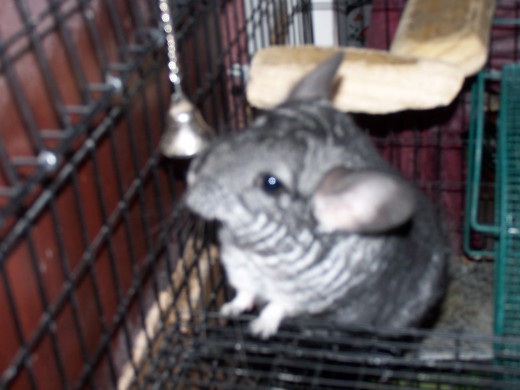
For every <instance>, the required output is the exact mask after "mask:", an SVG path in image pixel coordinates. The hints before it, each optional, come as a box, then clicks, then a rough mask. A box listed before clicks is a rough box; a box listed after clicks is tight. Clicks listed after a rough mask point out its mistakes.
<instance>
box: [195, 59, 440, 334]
mask: <svg viewBox="0 0 520 390" xmlns="http://www.w3.org/2000/svg"><path fill="white" fill-rule="evenodd" d="M342 58H343V55H341V54H338V55H335V56H333V57H331V58H329V59H328V60H326V61H325V62H323V63H322V64H320V65H318V66H317V67H316V68H315V69H314V70H312V71H311V72H310V73H309V74H308V75H307V76H306V77H304V79H303V80H302V81H301V82H299V83H298V84H297V86H296V87H295V88H294V89H293V91H292V93H291V94H290V96H289V97H288V99H287V101H286V102H285V103H283V104H282V105H280V106H278V107H276V108H275V109H273V110H271V111H269V112H266V113H264V114H262V115H261V116H259V117H258V118H257V119H256V120H255V121H254V122H253V124H252V125H251V127H249V128H248V129H246V130H245V131H243V132H239V133H236V134H232V135H228V136H224V137H221V138H220V139H217V140H215V141H214V142H213V143H212V144H211V145H210V146H209V147H208V148H207V149H206V150H205V151H203V152H202V153H201V154H200V155H199V156H198V157H197V158H196V159H195V160H194V161H193V162H192V164H191V167H190V169H189V172H188V190H187V193H186V197H185V201H186V204H187V206H188V207H189V208H190V209H191V210H193V211H194V212H196V213H197V214H199V215H200V216H202V217H203V218H205V219H208V220H217V221H219V222H220V224H219V241H220V245H221V261H222V264H223V266H224V269H225V272H226V275H227V278H228V281H229V283H230V284H231V286H232V287H233V288H234V289H235V290H236V295H235V297H234V299H233V300H231V301H230V302H228V303H226V304H225V305H223V307H222V308H221V313H222V314H223V315H226V316H232V315H238V314H240V313H242V312H244V311H247V310H250V309H251V308H252V307H253V306H255V305H258V307H261V311H260V314H259V316H258V317H257V318H256V319H254V320H253V321H252V322H251V324H250V330H251V332H252V333H253V334H255V335H257V336H259V337H263V338H267V337H269V336H271V335H273V334H275V333H276V332H277V330H278V328H279V326H280V324H281V322H282V321H283V320H284V319H285V318H294V317H307V316H317V317H319V318H326V319H327V321H334V322H336V323H338V324H342V325H350V324H362V325H369V326H381V327H385V328H400V327H411V326H419V325H421V323H422V321H423V320H424V318H425V316H427V314H428V313H429V312H430V311H431V310H432V308H433V307H434V306H436V304H437V303H438V302H439V300H440V299H441V298H442V296H443V294H444V291H445V286H446V283H447V280H446V279H447V263H448V261H447V259H448V257H449V243H448V240H447V235H446V233H445V229H444V227H443V226H444V224H443V222H442V218H441V217H440V215H439V212H438V210H437V208H436V207H435V206H434V205H433V204H431V203H430V201H429V200H427V198H426V197H425V196H424V195H423V194H421V192H420V191H419V190H418V189H417V188H416V187H415V186H414V185H413V184H411V183H410V182H408V181H407V180H405V179H404V178H403V177H402V176H401V175H400V174H399V173H398V172H397V171H396V170H395V169H394V168H392V167H391V166H390V165H389V164H388V163H387V162H386V161H385V160H384V159H383V158H382V157H381V156H380V155H379V153H378V152H377V150H376V148H375V147H374V146H373V144H372V142H371V140H370V138H369V137H368V136H367V135H366V134H365V133H364V132H363V131H362V130H361V129H360V128H359V127H358V126H357V125H356V124H355V123H354V121H353V119H352V118H351V116H349V115H348V114H345V113H343V112H340V111H338V110H336V109H334V108H333V106H332V104H331V102H330V99H329V94H330V91H331V88H332V86H333V84H334V79H335V74H336V71H337V69H338V67H339V66H340V64H341V62H342Z"/></svg>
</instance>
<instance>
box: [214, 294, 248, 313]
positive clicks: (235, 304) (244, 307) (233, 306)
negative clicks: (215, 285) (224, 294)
mask: <svg viewBox="0 0 520 390" xmlns="http://www.w3.org/2000/svg"><path fill="white" fill-rule="evenodd" d="M254 303H255V297H254V295H253V294H250V293H247V292H239V293H237V295H236V296H235V298H233V300H231V301H230V302H228V303H226V304H224V305H222V307H221V308H220V314H221V315H222V316H224V317H236V316H238V315H239V314H241V313H243V312H245V311H249V310H251V309H252V308H253V305H254Z"/></svg>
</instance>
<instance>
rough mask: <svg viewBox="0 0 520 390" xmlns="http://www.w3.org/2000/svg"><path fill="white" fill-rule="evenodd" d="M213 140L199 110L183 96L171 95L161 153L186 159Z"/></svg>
mask: <svg viewBox="0 0 520 390" xmlns="http://www.w3.org/2000/svg"><path fill="white" fill-rule="evenodd" d="M212 138H214V131H213V129H212V128H211V127H210V126H209V125H208V124H207V123H206V122H205V121H204V119H203V118H202V115H201V114H200V112H199V110H197V108H196V107H195V106H194V105H193V104H192V103H191V102H190V101H189V100H188V99H187V98H186V97H185V96H184V94H173V95H172V100H171V104H170V108H169V110H168V115H167V117H166V130H165V132H164V134H163V136H162V138H161V143H160V148H161V152H162V153H163V154H164V155H165V156H166V157H177V158H188V157H193V156H194V155H196V154H197V153H199V152H200V151H201V150H203V149H204V148H205V147H206V146H207V145H208V143H209V141H210V140H211V139H212Z"/></svg>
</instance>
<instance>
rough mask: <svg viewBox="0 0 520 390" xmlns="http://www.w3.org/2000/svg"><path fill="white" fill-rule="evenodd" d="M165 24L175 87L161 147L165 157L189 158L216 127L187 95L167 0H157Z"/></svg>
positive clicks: (207, 141)
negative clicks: (203, 116)
mask: <svg viewBox="0 0 520 390" xmlns="http://www.w3.org/2000/svg"><path fill="white" fill-rule="evenodd" d="M158 1H159V2H158V5H159V11H160V14H161V21H162V27H163V30H164V34H165V37H166V45H167V48H168V52H167V55H168V70H169V73H168V78H169V79H170V82H171V83H172V86H173V88H174V90H175V92H174V93H173V95H172V97H171V101H170V108H169V109H168V114H167V116H166V129H165V132H164V133H163V136H162V138H161V141H160V145H159V148H160V150H161V152H162V154H163V155H165V156H166V157H177V158H189V157H193V156H195V155H196V154H197V153H199V152H200V151H201V150H203V149H204V148H205V147H206V146H207V145H208V143H209V141H210V139H211V138H213V137H214V134H215V131H214V130H213V129H212V128H211V127H210V126H209V125H208V124H207V123H206V122H205V121H204V119H203V118H202V115H201V114H200V112H199V111H198V110H197V108H196V107H195V106H194V105H193V104H192V103H191V102H190V101H189V100H188V99H187V98H186V97H185V96H184V93H183V91H182V85H181V72H180V69H179V66H178V58H177V48H176V43H175V35H174V28H173V22H172V20H173V18H172V16H171V14H170V6H169V4H168V0H158Z"/></svg>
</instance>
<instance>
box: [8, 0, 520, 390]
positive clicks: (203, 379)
mask: <svg viewBox="0 0 520 390" xmlns="http://www.w3.org/2000/svg"><path fill="white" fill-rule="evenodd" d="M405 4H406V1H405V0H334V1H310V0H304V1H293V0H269V1H260V0H214V1H204V0H189V1H171V8H172V10H173V16H174V24H175V27H176V28H175V29H176V32H177V40H178V45H179V50H180V61H181V68H182V70H183V83H184V87H185V90H186V91H187V94H188V95H189V96H190V98H191V99H192V100H193V101H194V103H195V104H196V105H197V106H198V107H199V108H200V109H201V110H202V112H203V114H204V117H205V119H206V120H207V122H209V123H210V124H211V125H212V126H213V127H214V128H215V129H217V131H218V132H219V133H221V134H223V133H227V132H233V131H238V130H239V129H241V128H243V127H244V126H246V125H247V124H248V123H249V122H250V121H251V119H252V118H253V117H254V115H255V110H254V109H253V108H251V107H250V106H249V105H248V104H247V101H246V99H245V94H244V91H245V86H246V83H247V76H248V66H249V64H250V62H251V58H252V56H253V55H254V53H255V52H256V51H258V50H259V49H260V48H262V47H266V46H268V45H274V44H295V45H299V44H305V43H316V44H320V45H328V44H341V45H351V46H367V47H372V48H382V49H386V48H388V46H389V44H390V42H391V41H392V37H393V34H394V32H395V29H396V27H397V24H398V21H399V17H400V15H401V12H402V10H403V8H404V6H405ZM519 17H520V2H518V1H517V0H499V1H497V8H496V20H495V23H494V26H493V30H492V39H491V47H490V57H489V61H488V64H487V65H486V68H485V70H484V71H483V72H482V73H480V74H479V75H478V76H476V77H473V78H470V79H468V80H467V82H466V84H465V85H464V88H463V90H462V91H461V93H460V94H459V95H458V97H457V98H456V100H455V101H454V102H453V103H452V104H451V105H449V106H448V107H443V108H438V109H432V110H427V111H414V112H412V111H410V112H402V113H397V114H388V115H382V116H370V115H361V114H358V115H356V120H357V121H358V122H359V123H360V124H362V126H363V127H364V128H366V130H367V131H368V132H370V134H371V135H372V136H373V138H374V141H375V142H376V144H377V145H378V147H379V148H380V150H381V152H382V154H383V155H384V156H385V157H386V158H387V159H388V160H389V161H390V162H391V163H392V164H393V165H394V166H396V167H397V168H399V169H400V170H401V171H402V172H403V173H404V175H405V176H407V177H408V178H410V179H412V180H413V181H415V182H416V183H418V185H419V186H420V187H421V188H422V189H423V190H424V192H425V193H426V194H427V195H428V196H429V197H431V198H432V199H433V200H434V201H436V202H438V203H439V204H442V205H443V207H444V210H445V212H446V216H447V219H449V221H450V223H451V226H452V230H453V232H454V237H453V242H454V248H455V250H454V252H455V253H456V256H457V257H459V258H461V259H462V258H465V259H466V258H471V259H473V260H475V259H476V260H479V264H480V265H483V267H480V266H479V267H477V268H475V267H470V268H469V271H467V272H468V273H472V272H475V273H482V274H483V277H482V278H481V279H482V280H491V281H493V280H494V286H492V285H491V283H488V284H486V285H485V287H482V286H480V285H477V286H470V287H469V292H468V290H465V289H464V288H462V290H460V289H459V287H458V286H455V288H454V289H455V294H457V293H458V294H460V295H465V294H469V295H470V296H469V297H467V299H466V300H464V301H463V303H462V304H459V305H458V306H457V305H455V311H456V312H457V314H459V316H465V315H466V314H467V315H468V318H466V323H467V324H466V326H465V328H464V330H463V331H461V330H460V329H458V328H457V327H447V328H445V329H441V330H438V329H433V330H422V329H404V330H400V331H396V330H389V329H367V328H361V327H360V328H354V327H350V328H347V329H340V328H337V327H333V326H331V325H330V324H326V323H320V322H319V321H318V322H317V323H313V324H312V327H309V329H305V327H303V328H304V329H303V330H302V327H301V326H300V325H301V324H297V323H294V322H291V321H289V322H288V323H287V324H285V325H284V326H283V328H282V329H281V331H280V332H279V333H278V334H277V335H276V337H274V338H273V339H270V340H268V341H262V340H258V339H256V338H254V337H252V336H251V335H249V334H248V332H247V328H246V326H245V324H246V323H247V321H248V320H249V316H247V315H245V316H242V317H240V318H238V319H236V320H234V321H227V322H226V321H223V320H222V318H220V317H219V315H218V314H217V313H218V308H219V307H220V305H221V304H222V303H223V302H224V301H226V300H228V299H229V298H230V297H231V294H232V291H230V289H229V287H228V286H227V284H226V280H225V276H224V274H223V272H222V271H221V269H220V268H219V263H218V243H217V242H216V239H215V226H214V225H212V224H207V223H204V222H202V221H200V220H198V219H196V217H195V216H193V215H191V214H189V213H188V212H186V211H185V210H183V209H180V208H179V207H178V205H179V204H180V198H181V196H182V193H183V190H184V188H185V181H184V174H185V171H186V165H187V162H186V161H172V160H168V159H165V158H163V157H162V156H161V155H160V153H159V151H158V149H157V144H158V141H159V138H160V136H161V133H162V129H163V128H164V118H165V114H166V112H165V110H166V108H167V107H168V104H169V95H170V92H171V91H170V84H169V82H168V79H167V72H166V58H165V50H164V37H163V35H162V34H161V32H160V29H159V28H158V26H159V11H158V7H157V1H155V0H126V1H123V0H105V1H100V0H65V1H58V0H31V1H15V0H8V1H5V2H3V4H2V5H1V6H0V59H1V61H0V69H1V73H0V90H1V91H2V96H3V98H2V99H1V100H0V110H1V112H2V119H3V120H2V121H1V124H0V137H1V138H0V139H1V141H2V142H0V234H1V242H0V318H1V321H0V340H1V345H2V348H0V388H6V389H7V388H9V389H46V388H48V389H58V388H64V389H70V388H91V389H103V388H121V389H123V388H136V389H141V388H142V389H144V388H151V389H167V388H181V389H182V388H233V389H240V388H244V389H245V388H269V389H271V388H276V389H278V388H284V389H306V388H316V389H325V388H327V389H328V388H352V389H395V388H408V389H411V388H416V389H490V388H493V389H512V388H517V387H519V386H520V367H519V365H520V338H519V337H520V332H519V331H518V323H517V319H516V318H517V317H516V316H517V310H516V308H517V307H518V290H517V286H518V282H517V280H516V278H517V277H518V276H517V274H518V268H517V267H518V263H517V261H518V260H517V257H518V253H517V252H518V250H517V249H518V246H517V243H516V242H517V241H516V238H517V236H518V214H517V213H518V210H517V208H516V205H517V204H518V188H517V187H518V175H517V174H516V171H517V170H518V161H517V160H516V155H517V154H518V151H517V150H516V149H517V148H516V145H517V140H516V139H517V137H518V135H517V134H516V133H517V129H516V127H517V125H516V120H517V118H518V113H517V112H516V110H517V103H516V99H517V96H518V93H517V89H518V82H519V81H518V80H519V79H518V77H519V76H518V72H519V70H518V68H517V66H516V65H515V63H516V62H517V61H518V56H519V55H520V54H519V53H520V50H519V47H518V44H519V43H518V42H519V37H520V35H519V29H518V24H519V23H518V20H520V19H518V18H519ZM473 260H472V261H473ZM465 261H469V260H465ZM493 269H494V271H493ZM490 286H491V288H490ZM493 287H494V289H493ZM493 299H494V305H493ZM488 306H489V307H488ZM492 306H493V307H494V309H493V307H492ZM476 307H479V308H480V307H485V308H488V309H489V312H488V313H487V314H486V315H484V317H479V316H475V315H474V314H473V315H472V314H471V313H472V312H474V311H476V309H475V308H476ZM493 316H494V318H495V319H494V321H492V320H491V318H492V317H493ZM468 322H469V324H468ZM493 325H494V331H493V329H491V327H492V326H493ZM311 329H312V330H311Z"/></svg>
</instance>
